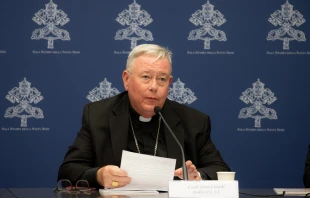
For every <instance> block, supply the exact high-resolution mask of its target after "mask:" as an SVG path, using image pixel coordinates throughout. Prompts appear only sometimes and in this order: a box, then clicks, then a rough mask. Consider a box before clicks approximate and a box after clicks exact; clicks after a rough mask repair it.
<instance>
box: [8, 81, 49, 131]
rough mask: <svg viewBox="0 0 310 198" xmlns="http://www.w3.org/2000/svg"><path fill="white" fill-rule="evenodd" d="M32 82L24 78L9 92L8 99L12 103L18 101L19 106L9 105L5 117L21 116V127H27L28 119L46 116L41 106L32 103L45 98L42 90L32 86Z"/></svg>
mask: <svg viewBox="0 0 310 198" xmlns="http://www.w3.org/2000/svg"><path fill="white" fill-rule="evenodd" d="M30 86H31V83H30V82H28V81H27V80H26V78H24V80H23V81H21V82H19V87H14V88H13V89H12V90H11V91H9V92H8V95H7V96H6V99H8V100H9V101H10V102H11V103H13V104H14V103H18V105H17V106H13V107H9V108H8V109H7V110H6V112H5V114H4V117H5V118H13V117H18V118H21V127H27V119H28V118H31V117H34V118H37V119H39V118H44V115H43V111H42V110H41V109H40V108H37V107H33V106H31V105H30V104H31V103H34V104H37V103H39V102H40V101H41V100H43V96H41V92H39V91H38V90H37V89H36V88H35V87H32V88H31V87H30Z"/></svg>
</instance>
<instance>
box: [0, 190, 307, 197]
mask: <svg viewBox="0 0 310 198" xmlns="http://www.w3.org/2000/svg"><path fill="white" fill-rule="evenodd" d="M241 193H247V194H252V196H251V195H244V194H241ZM254 195H275V193H274V191H273V189H239V198H252V197H255V198H257V196H254ZM16 197H18V198H135V197H136V198H137V197H138V198H142V197H141V196H135V195H130V196H125V195H121V196H105V197H103V196H101V195H100V193H99V191H94V192H92V193H91V194H84V193H80V194H68V193H57V192H56V193H54V189H53V188H0V198H16ZM144 197H146V198H168V193H160V194H159V195H148V196H144ZM144 197H143V198H144ZM271 198H273V196H271ZM291 198H292V197H291ZM296 198H297V197H296ZM298 198H301V197H300V196H299V197H298Z"/></svg>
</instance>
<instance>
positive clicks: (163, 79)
mask: <svg viewBox="0 0 310 198" xmlns="http://www.w3.org/2000/svg"><path fill="white" fill-rule="evenodd" d="M159 80H160V81H161V82H166V81H167V79H166V78H159Z"/></svg>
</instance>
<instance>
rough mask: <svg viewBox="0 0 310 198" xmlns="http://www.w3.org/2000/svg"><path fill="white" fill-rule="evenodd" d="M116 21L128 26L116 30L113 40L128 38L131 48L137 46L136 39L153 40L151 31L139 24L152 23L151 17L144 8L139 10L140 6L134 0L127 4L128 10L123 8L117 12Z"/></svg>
mask: <svg viewBox="0 0 310 198" xmlns="http://www.w3.org/2000/svg"><path fill="white" fill-rule="evenodd" d="M116 21H117V22H119V23H120V24H121V25H123V26H125V25H127V26H129V27H127V28H125V29H121V30H118V31H117V32H116V35H115V37H114V39H115V40H124V39H127V40H130V41H131V45H130V47H131V49H133V48H134V47H136V46H137V41H138V40H145V41H153V40H154V39H153V35H152V32H150V31H148V30H145V29H142V28H141V27H140V26H142V25H143V26H147V25H149V24H150V23H152V21H153V19H152V18H151V16H150V14H148V13H147V12H146V11H145V10H141V6H140V5H139V4H137V3H136V0H134V2H133V3H132V4H130V5H129V9H128V10H123V11H122V12H121V13H119V14H118V17H117V18H116Z"/></svg>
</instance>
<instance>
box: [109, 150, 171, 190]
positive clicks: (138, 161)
mask: <svg viewBox="0 0 310 198" xmlns="http://www.w3.org/2000/svg"><path fill="white" fill-rule="evenodd" d="M175 163H176V159H170V158H164V157H156V156H151V155H144V154H139V153H133V152H129V151H123V154H122V161H121V167H120V168H121V169H122V170H125V171H126V172H127V173H128V176H129V177H131V182H130V184H128V185H127V186H124V187H121V188H116V189H115V190H160V191H168V187H169V181H172V180H173V177H174V169H175Z"/></svg>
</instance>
